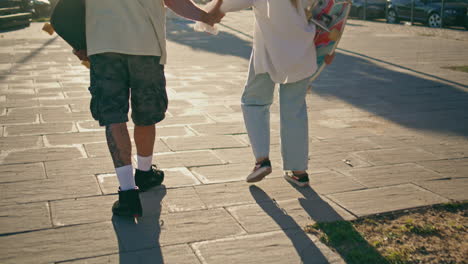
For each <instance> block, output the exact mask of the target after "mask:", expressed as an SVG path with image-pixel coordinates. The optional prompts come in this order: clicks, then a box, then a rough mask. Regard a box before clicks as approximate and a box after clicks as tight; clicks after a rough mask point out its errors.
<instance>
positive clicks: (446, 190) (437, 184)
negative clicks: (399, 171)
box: [417, 177, 468, 201]
mask: <svg viewBox="0 0 468 264" xmlns="http://www.w3.org/2000/svg"><path fill="white" fill-rule="evenodd" d="M417 184H418V185H419V186H421V187H423V188H425V189H427V190H429V191H431V192H434V193H437V194H439V195H440V196H443V197H446V198H448V199H451V200H454V201H466V200H468V193H467V192H466V191H460V190H468V177H465V178H459V179H452V180H448V179H443V180H433V181H420V182H417Z"/></svg>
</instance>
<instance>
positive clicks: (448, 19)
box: [387, 0, 468, 29]
mask: <svg viewBox="0 0 468 264" xmlns="http://www.w3.org/2000/svg"><path fill="white" fill-rule="evenodd" d="M412 1H414V6H413V21H415V22H422V23H425V24H427V25H428V26H430V27H440V26H441V25H442V23H443V26H462V27H465V28H467V29H468V18H467V17H468V13H467V12H468V11H467V9H468V0H445V1H444V4H443V14H442V15H441V7H442V1H441V0H389V1H388V7H387V8H388V12H387V22H388V23H398V22H399V21H401V20H406V21H410V20H411V6H412Z"/></svg>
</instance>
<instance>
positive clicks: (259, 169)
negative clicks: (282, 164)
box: [246, 160, 271, 182]
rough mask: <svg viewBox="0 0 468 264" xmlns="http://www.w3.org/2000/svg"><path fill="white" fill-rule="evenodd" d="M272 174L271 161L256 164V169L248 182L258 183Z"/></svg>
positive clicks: (248, 177)
mask: <svg viewBox="0 0 468 264" xmlns="http://www.w3.org/2000/svg"><path fill="white" fill-rule="evenodd" d="M270 173H271V162H270V160H264V161H262V162H257V163H255V167H254V169H253V170H252V172H251V173H250V174H249V176H247V179H246V181H247V182H258V181H261V180H263V178H265V176H267V175H268V174H270Z"/></svg>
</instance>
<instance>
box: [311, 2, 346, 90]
mask: <svg viewBox="0 0 468 264" xmlns="http://www.w3.org/2000/svg"><path fill="white" fill-rule="evenodd" d="M350 10H351V1H350V0H317V1H314V2H313V3H312V4H311V5H310V6H309V7H307V9H306V13H307V17H308V19H309V22H310V23H314V24H315V25H316V29H317V30H316V33H315V39H314V43H315V47H316V53H317V71H316V72H315V73H314V75H313V76H312V77H311V79H310V80H311V81H313V80H315V79H316V78H317V77H318V76H319V75H320V73H321V72H322V71H323V69H324V68H325V67H326V66H327V65H328V64H327V63H330V61H332V60H333V56H334V53H335V49H336V47H337V46H338V43H339V41H340V39H341V35H342V34H343V31H344V28H345V25H346V21H347V20H348V15H349V11H350Z"/></svg>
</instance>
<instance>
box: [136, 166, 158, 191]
mask: <svg viewBox="0 0 468 264" xmlns="http://www.w3.org/2000/svg"><path fill="white" fill-rule="evenodd" d="M163 181H164V172H163V171H162V170H158V168H157V167H156V165H152V166H151V169H150V170H149V171H141V170H139V169H136V170H135V183H136V185H137V186H138V188H140V191H142V192H145V191H147V190H149V189H151V188H153V187H155V186H159V185H161V183H162V182H163Z"/></svg>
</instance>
